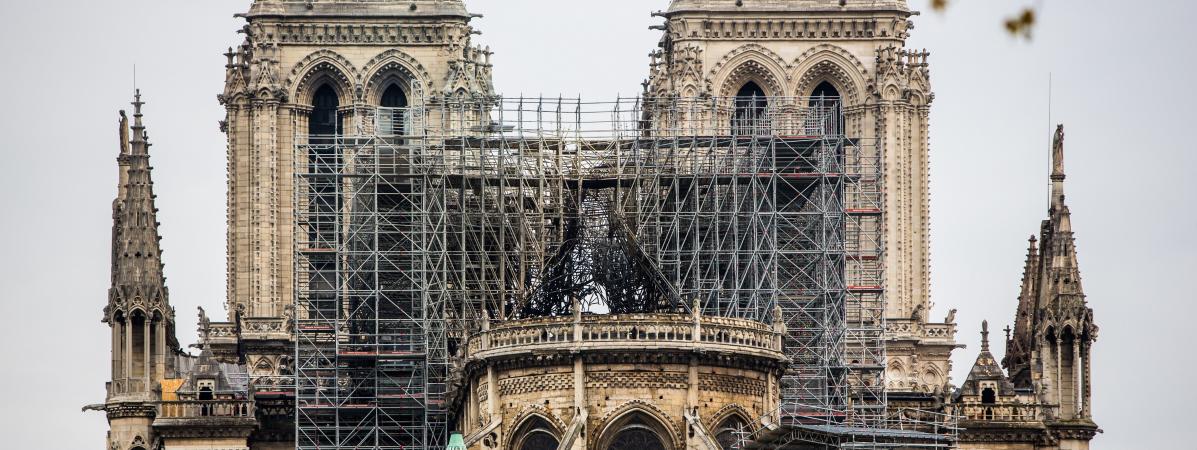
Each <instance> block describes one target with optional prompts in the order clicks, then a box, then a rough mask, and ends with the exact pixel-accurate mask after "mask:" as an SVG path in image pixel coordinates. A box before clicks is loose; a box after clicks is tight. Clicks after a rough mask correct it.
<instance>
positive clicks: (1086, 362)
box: [1081, 342, 1093, 418]
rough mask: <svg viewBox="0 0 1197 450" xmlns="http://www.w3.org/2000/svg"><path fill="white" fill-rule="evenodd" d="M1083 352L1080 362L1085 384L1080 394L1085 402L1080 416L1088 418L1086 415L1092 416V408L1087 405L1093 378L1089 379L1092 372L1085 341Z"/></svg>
mask: <svg viewBox="0 0 1197 450" xmlns="http://www.w3.org/2000/svg"><path fill="white" fill-rule="evenodd" d="M1084 352H1085V356H1084V357H1083V358H1081V363H1082V364H1083V365H1084V369H1083V370H1084V372H1083V375H1084V377H1085V379H1084V382H1085V384H1084V387H1083V388H1082V390H1081V395H1083V396H1084V398H1085V402H1084V406H1083V407H1082V408H1081V417H1085V418H1088V417H1092V415H1093V409H1092V408H1091V407H1090V406H1089V390H1090V386H1091V385H1092V384H1093V380H1092V379H1091V378H1092V376H1093V373H1092V372H1091V371H1090V370H1089V365H1090V359H1089V358H1090V354H1089V353H1090V349H1089V342H1086V343H1085V346H1084Z"/></svg>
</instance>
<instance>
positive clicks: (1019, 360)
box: [1002, 235, 1039, 386]
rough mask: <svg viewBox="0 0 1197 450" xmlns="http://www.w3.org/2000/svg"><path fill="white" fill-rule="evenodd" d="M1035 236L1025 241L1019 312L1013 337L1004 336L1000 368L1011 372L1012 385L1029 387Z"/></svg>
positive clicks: (1034, 304) (1036, 255) (1034, 302)
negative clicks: (1028, 370)
mask: <svg viewBox="0 0 1197 450" xmlns="http://www.w3.org/2000/svg"><path fill="white" fill-rule="evenodd" d="M1036 242H1037V241H1036V240H1035V235H1031V237H1030V238H1029V239H1027V259H1026V262H1025V263H1023V269H1022V287H1021V289H1019V294H1018V310H1017V312H1016V313H1015V315H1014V334H1013V336H1007V339H1006V356H1005V357H1003V358H1002V367H1005V368H1006V370H1008V371H1009V372H1010V378H1011V380H1013V381H1014V383H1015V385H1019V386H1022V385H1023V384H1021V383H1026V384H1029V383H1030V375H1029V374H1028V373H1027V369H1028V368H1029V366H1028V364H1029V362H1030V358H1031V354H1030V352H1031V348H1032V346H1031V340H1032V334H1033V333H1032V331H1033V330H1032V327H1033V325H1032V318H1033V315H1034V313H1035V309H1036V307H1037V306H1038V296H1037V294H1036V284H1037V283H1036V281H1037V280H1038V276H1037V275H1038V272H1039V270H1038V267H1039V249H1038V247H1036V245H1035V244H1036Z"/></svg>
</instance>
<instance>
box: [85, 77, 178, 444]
mask: <svg viewBox="0 0 1197 450" xmlns="http://www.w3.org/2000/svg"><path fill="white" fill-rule="evenodd" d="M135 98H136V99H135V100H134V101H133V126H132V127H130V126H129V121H128V118H127V117H126V116H125V112H124V111H121V119H120V156H119V157H118V158H117V161H118V167H119V168H120V178H119V188H118V191H117V197H116V200H115V201H113V202H112V287H111V288H110V289H109V290H108V305H107V306H106V307H105V308H104V322H106V323H107V324H108V326H109V327H111V328H112V380H111V381H110V382H108V383H107V384H108V386H107V388H108V395H107V398H106V399H105V403H104V406H103V409H104V410H105V411H106V412H107V415H108V423H109V426H110V431H109V433H108V442H109V443H108V447H109V448H111V449H118V450H126V449H142V450H145V449H148V448H152V446H153V445H157V442H156V441H157V440H158V435H157V433H156V432H155V430H154V429H153V428H152V423H153V421H154V418H155V416H156V411H157V402H158V400H159V396H158V391H159V389H160V388H159V384H160V383H161V382H162V381H163V380H164V379H167V378H173V377H175V371H176V355H178V354H179V352H180V350H179V343H178V341H177V340H176V339H175V314H174V309H173V308H171V306H170V301H169V299H168V295H167V290H166V279H165V277H163V275H162V250H161V248H160V247H159V245H158V241H159V240H160V239H161V237H159V235H158V221H157V216H158V214H157V212H158V209H157V208H156V207H155V206H154V197H155V196H154V182H153V180H152V178H151V177H150V171H151V167H150V154H149V148H150V144H149V142H148V138H149V137H148V134H147V133H146V131H145V125H143V124H142V114H141V106H142V105H143V103H142V102H141V94H140V93H138V94H137V95H136V97H135ZM130 131H131V132H132V138H130Z"/></svg>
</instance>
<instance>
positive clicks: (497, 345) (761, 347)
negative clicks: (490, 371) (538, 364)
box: [466, 314, 783, 359]
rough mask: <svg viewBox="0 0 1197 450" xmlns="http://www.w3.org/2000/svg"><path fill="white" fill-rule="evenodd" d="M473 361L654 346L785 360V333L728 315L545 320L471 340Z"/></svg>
mask: <svg viewBox="0 0 1197 450" xmlns="http://www.w3.org/2000/svg"><path fill="white" fill-rule="evenodd" d="M466 348H467V351H468V352H469V356H470V357H472V358H480V359H485V358H490V357H495V356H506V355H514V354H520V353H531V352H538V351H552V350H569V351H575V350H577V351H585V350H604V349H612V350H615V349H630V348H650V349H661V350H692V351H724V352H731V353H742V354H751V355H756V356H761V357H766V358H772V359H782V358H783V356H782V353H781V335H780V334H779V333H778V332H777V331H775V330H774V329H773V328H771V327H769V326H768V325H765V324H762V323H760V322H755V321H751V320H745V319H733V318H726V317H700V318H697V319H696V318H695V317H693V316H689V315H683V314H618V315H617V314H612V315H601V314H595V315H585V316H581V317H576V316H565V317H542V318H533V319H521V320H514V321H509V322H504V323H500V324H497V325H495V326H493V327H491V328H489V329H484V330H483V331H481V332H479V333H475V334H474V335H472V336H470V338H469V342H468V343H467V347H466Z"/></svg>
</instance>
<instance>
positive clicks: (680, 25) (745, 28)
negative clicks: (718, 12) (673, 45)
mask: <svg viewBox="0 0 1197 450" xmlns="http://www.w3.org/2000/svg"><path fill="white" fill-rule="evenodd" d="M668 28H669V31H668V32H669V36H670V38H671V39H673V40H674V41H677V42H683V41H695V40H718V41H727V40H745V41H757V42H759V41H803V40H811V41H827V40H878V39H893V40H899V41H901V40H904V39H905V38H906V35H907V30H908V25H907V22H906V20H905V19H904V18H898V17H896V16H894V15H855V16H842V15H841V16H812V15H810V14H803V15H795V16H790V17H777V16H776V15H771V16H770V18H762V17H761V16H709V15H708V16H687V17H678V18H673V19H671V20H670V21H669V25H668Z"/></svg>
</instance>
